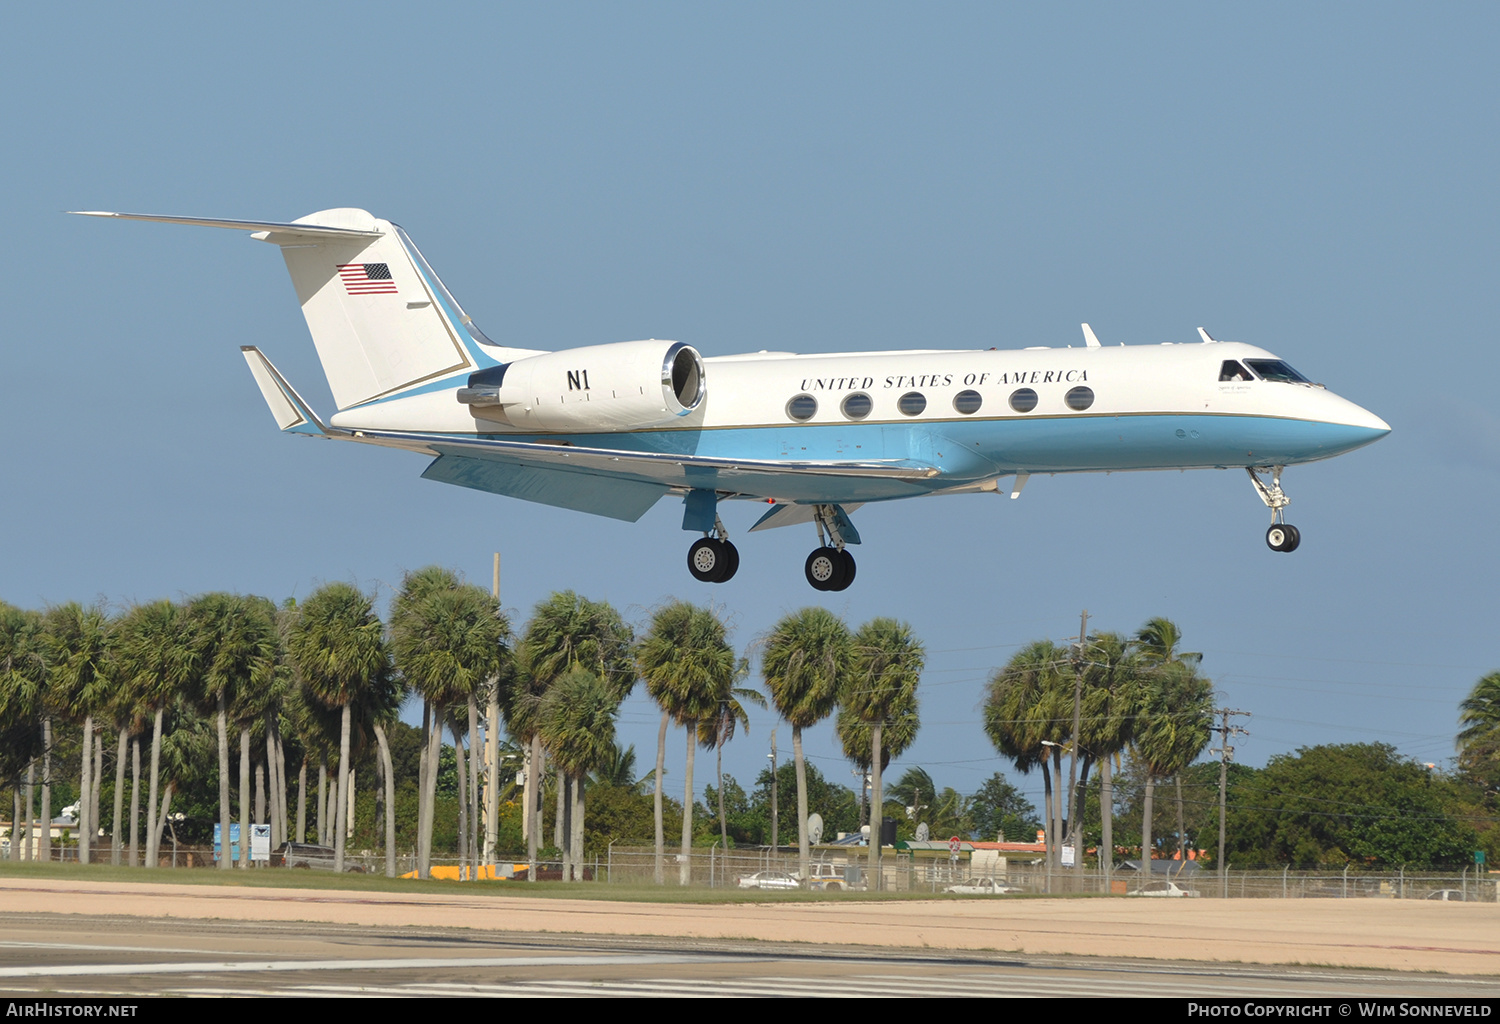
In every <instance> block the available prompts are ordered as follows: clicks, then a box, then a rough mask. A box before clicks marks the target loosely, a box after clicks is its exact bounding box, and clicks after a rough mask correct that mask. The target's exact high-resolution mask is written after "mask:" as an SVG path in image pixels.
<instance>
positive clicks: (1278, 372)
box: [1245, 359, 1312, 384]
mask: <svg viewBox="0 0 1500 1024" xmlns="http://www.w3.org/2000/svg"><path fill="white" fill-rule="evenodd" d="M1245 362H1247V363H1249V364H1250V369H1252V370H1254V371H1255V372H1256V373H1258V374H1259V375H1260V377H1261V379H1262V380H1271V381H1278V382H1280V383H1282V384H1311V383H1312V381H1310V380H1308V379H1307V378H1306V377H1304V376H1302V374H1300V373H1298V372H1297V371H1296V370H1294V369H1292V368H1291V367H1290V366H1288V365H1287V364H1286V363H1284V362H1282V361H1281V360H1280V359H1246V360H1245Z"/></svg>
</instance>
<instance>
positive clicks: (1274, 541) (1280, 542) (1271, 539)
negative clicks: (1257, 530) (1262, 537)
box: [1266, 523, 1292, 551]
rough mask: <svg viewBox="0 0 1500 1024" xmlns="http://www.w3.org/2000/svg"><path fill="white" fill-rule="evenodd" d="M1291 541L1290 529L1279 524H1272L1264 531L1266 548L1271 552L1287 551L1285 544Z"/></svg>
mask: <svg viewBox="0 0 1500 1024" xmlns="http://www.w3.org/2000/svg"><path fill="white" fill-rule="evenodd" d="M1291 539H1292V533H1291V530H1290V528H1288V527H1286V526H1283V525H1282V524H1280V523H1272V524H1271V528H1270V529H1268V530H1267V531H1266V547H1268V548H1270V549H1271V550H1272V551H1285V550H1287V543H1288V542H1289V541H1290V540H1291Z"/></svg>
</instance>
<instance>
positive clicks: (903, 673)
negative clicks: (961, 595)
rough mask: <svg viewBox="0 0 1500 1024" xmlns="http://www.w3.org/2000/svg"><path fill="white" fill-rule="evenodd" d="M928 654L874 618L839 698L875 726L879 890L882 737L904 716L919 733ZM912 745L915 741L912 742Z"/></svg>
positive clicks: (874, 835) (908, 634)
mask: <svg viewBox="0 0 1500 1024" xmlns="http://www.w3.org/2000/svg"><path fill="white" fill-rule="evenodd" d="M925 661H926V653H925V652H924V651H923V649H922V644H921V643H920V642H919V641H918V640H917V638H916V637H915V636H914V635H913V634H912V631H911V627H910V626H908V625H907V624H906V623H904V622H897V621H896V620H895V619H884V618H881V619H872V620H870V621H869V622H867V623H865V624H864V625H863V626H861V627H860V628H859V632H857V633H855V634H854V644H853V659H852V664H851V666H850V671H849V673H848V675H847V676H846V677H845V680H844V685H843V687H842V690H841V692H840V694H839V705H840V706H841V707H842V708H847V709H848V711H849V713H850V714H851V715H853V716H854V717H855V718H856V719H858V720H859V721H861V722H863V723H866V724H868V725H869V727H870V756H869V765H870V782H871V785H870V793H871V797H870V872H871V876H872V879H873V884H874V885H875V887H876V888H877V889H880V888H883V885H882V876H881V874H880V819H881V811H882V805H883V800H884V797H883V795H882V793H881V785H880V772H881V769H882V768H883V767H884V765H885V761H884V759H883V758H882V752H881V732H882V730H883V728H884V726H885V724H886V722H888V721H891V720H893V719H894V718H896V717H897V716H898V715H899V716H901V717H902V718H903V720H904V721H906V722H911V723H912V724H913V727H912V728H911V732H912V733H913V734H915V732H916V729H915V718H916V714H917V707H916V704H917V698H916V694H917V683H918V681H919V680H920V679H921V677H922V666H923V664H924V663H925ZM908 742H910V739H908Z"/></svg>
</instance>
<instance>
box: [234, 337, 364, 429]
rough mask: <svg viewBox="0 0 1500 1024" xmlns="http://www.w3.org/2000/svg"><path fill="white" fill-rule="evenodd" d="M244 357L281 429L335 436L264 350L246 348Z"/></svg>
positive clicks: (243, 351) (246, 346) (242, 352)
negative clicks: (273, 364)
mask: <svg viewBox="0 0 1500 1024" xmlns="http://www.w3.org/2000/svg"><path fill="white" fill-rule="evenodd" d="M240 354H241V355H243V356H244V357H245V362H246V363H248V364H249V366H250V373H251V375H252V376H254V377H255V383H256V384H258V385H260V393H261V396H262V397H263V398H265V400H266V405H268V406H270V407H271V415H272V416H274V417H275V418H276V425H277V426H278V427H280V428H281V429H282V430H284V431H286V432H287V433H290V434H314V435H321V436H323V437H332V436H333V433H331V432H330V431H329V429H328V428H327V427H326V426H324V425H323V421H322V420H320V419H318V416H317V413H315V412H313V411H312V407H311V406H309V405H308V404H307V403H306V402H304V401H303V400H302V396H301V395H299V394H297V389H296V388H294V387H292V386H291V385H290V384H288V383H287V380H286V378H285V377H283V376H282V375H281V372H280V371H279V370H277V369H276V367H274V366H272V365H271V361H270V360H269V359H267V358H266V357H265V356H264V355H263V354H262V353H261V351H260V349H258V348H256V347H255V346H254V345H245V346H243V347H242V348H241V349H240ZM336 433H338V434H340V435H344V434H347V431H343V430H340V431H337V432H336Z"/></svg>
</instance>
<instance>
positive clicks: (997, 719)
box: [983, 640, 1074, 864]
mask: <svg viewBox="0 0 1500 1024" xmlns="http://www.w3.org/2000/svg"><path fill="white" fill-rule="evenodd" d="M1069 663H1070V661H1069V652H1068V651H1067V650H1066V649H1065V648H1061V647H1058V646H1057V645H1056V644H1054V643H1052V641H1050V640H1040V641H1038V642H1036V643H1034V644H1031V645H1029V646H1027V647H1025V648H1022V649H1021V650H1020V651H1018V652H1016V654H1015V656H1014V657H1012V658H1011V659H1010V661H1009V662H1007V663H1006V665H1005V667H1004V668H1002V669H999V670H998V671H996V672H995V673H994V674H993V675H991V676H990V682H989V688H988V692H987V695H986V697H985V703H984V709H983V712H984V730H985V732H986V733H987V734H988V735H989V737H990V742H991V743H993V744H994V745H995V749H996V750H998V751H999V752H1000V754H1001V755H1002V756H1003V757H1007V758H1009V759H1010V761H1011V763H1012V764H1014V765H1015V766H1016V770H1017V771H1019V772H1020V773H1021V774H1022V775H1029V774H1030V773H1031V770H1032V769H1033V768H1037V767H1040V768H1041V769H1042V791H1043V795H1044V800H1045V804H1046V807H1045V812H1046V821H1047V840H1048V841H1047V859H1048V863H1049V864H1050V863H1052V860H1053V858H1054V856H1055V850H1056V847H1057V845H1058V840H1059V838H1060V832H1061V829H1060V828H1059V819H1060V818H1061V817H1062V812H1061V806H1060V804H1061V800H1060V799H1059V798H1060V796H1061V794H1054V792H1053V785H1052V779H1053V773H1054V772H1057V773H1058V774H1059V777H1060V773H1061V767H1062V765H1061V749H1062V746H1061V745H1062V744H1063V743H1065V742H1067V741H1068V739H1069V738H1070V734H1071V725H1072V720H1073V716H1072V704H1073V689H1074V687H1073V680H1072V679H1071V678H1070V676H1071V671H1070V670H1069V668H1068V666H1069ZM1049 753H1050V756H1049Z"/></svg>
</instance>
